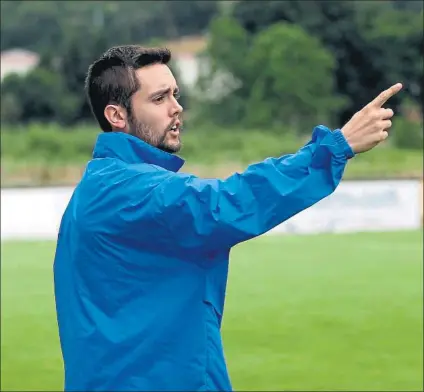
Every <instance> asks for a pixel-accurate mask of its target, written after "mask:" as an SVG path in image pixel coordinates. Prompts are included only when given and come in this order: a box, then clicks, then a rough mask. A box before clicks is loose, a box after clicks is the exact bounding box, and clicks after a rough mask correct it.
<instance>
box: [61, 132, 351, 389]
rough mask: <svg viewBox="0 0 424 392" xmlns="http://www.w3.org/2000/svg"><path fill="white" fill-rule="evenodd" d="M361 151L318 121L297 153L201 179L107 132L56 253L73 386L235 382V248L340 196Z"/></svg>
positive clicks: (169, 158) (175, 160)
mask: <svg viewBox="0 0 424 392" xmlns="http://www.w3.org/2000/svg"><path fill="white" fill-rule="evenodd" d="M352 156H353V152H352V150H351V148H350V147H349V145H348V144H347V142H346V140H345V139H344V137H343V135H342V133H341V132H340V130H336V131H334V132H331V131H330V130H329V129H327V128H325V127H323V126H319V127H317V128H315V130H314V132H313V136H312V139H311V141H310V142H309V143H308V144H306V145H305V146H304V147H302V148H301V149H300V150H299V151H298V152H297V153H295V154H292V155H286V156H283V157H279V158H269V159H266V160H264V161H263V162H259V163H256V164H252V165H250V166H249V167H248V168H247V169H246V170H245V171H244V172H243V173H236V174H234V175H232V176H231V177H229V178H227V179H226V180H218V179H201V178H198V177H195V176H193V175H189V174H183V173H181V172H179V169H180V168H181V167H182V165H183V160H182V159H181V158H179V157H177V156H176V155H170V154H167V153H165V152H162V151H159V150H157V149H155V148H154V147H152V146H150V145H148V144H146V143H144V142H143V141H141V140H139V139H137V138H135V137H133V136H130V135H128V134H124V133H103V134H100V135H99V137H98V140H97V142H96V145H95V148H94V154H93V159H92V160H90V161H89V163H88V165H87V167H86V170H85V172H84V174H83V176H82V179H81V181H80V183H79V184H78V185H77V187H76V189H75V191H74V193H73V196H72V198H71V200H70V202H69V205H68V206H67V208H66V211H65V213H64V215H63V219H62V221H61V225H60V230H59V235H58V241H57V248H56V255H55V261H54V283H55V299H56V310H57V318H58V326H59V335H60V342H61V348H62V353H63V359H64V370H65V390H66V391H72V390H75V391H76V390H78V391H100V390H102V391H106V390H107V391H171V390H172V391H177V390H179V391H189V390H190V391H211V390H220V391H229V390H231V388H232V386H231V383H230V379H229V375H228V372H227V366H226V361H225V357H224V352H223V346H222V340H221V321H222V316H223V312H224V300H225V291H226V284H227V272H228V260H229V253H230V250H231V248H232V247H233V246H234V245H236V244H238V243H241V242H243V241H246V240H249V239H251V238H254V237H256V236H259V235H261V234H263V233H265V232H267V231H268V230H270V229H272V228H273V227H275V226H277V225H278V224H280V223H282V222H284V221H285V220H287V219H289V218H290V217H292V216H293V215H295V214H297V213H298V212H300V211H302V210H305V209H306V208H308V207H310V206H312V205H313V204H314V203H316V202H318V201H319V200H321V199H323V198H325V197H326V196H328V195H330V194H331V193H332V192H333V191H334V190H335V189H336V187H337V185H338V184H339V182H340V180H341V178H342V175H343V172H344V169H345V166H346V162H347V160H348V159H349V158H351V157H352Z"/></svg>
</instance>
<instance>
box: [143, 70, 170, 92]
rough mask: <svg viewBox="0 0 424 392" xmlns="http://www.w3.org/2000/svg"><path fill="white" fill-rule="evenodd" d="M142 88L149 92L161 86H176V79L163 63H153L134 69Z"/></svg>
mask: <svg viewBox="0 0 424 392" xmlns="http://www.w3.org/2000/svg"><path fill="white" fill-rule="evenodd" d="M136 74H137V77H138V79H139V81H140V83H141V86H142V90H144V91H146V92H147V93H151V92H153V91H155V90H159V89H162V88H169V87H171V88H174V87H176V81H175V78H174V75H173V74H172V72H171V70H170V69H169V67H168V66H167V65H165V64H153V65H149V66H147V67H143V68H140V69H138V70H137V71H136Z"/></svg>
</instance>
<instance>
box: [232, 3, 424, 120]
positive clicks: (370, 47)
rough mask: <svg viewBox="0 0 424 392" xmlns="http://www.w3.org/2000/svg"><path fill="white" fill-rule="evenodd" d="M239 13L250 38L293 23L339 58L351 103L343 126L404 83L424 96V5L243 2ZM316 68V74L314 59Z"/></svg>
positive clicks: (395, 102) (341, 116)
mask: <svg viewBox="0 0 424 392" xmlns="http://www.w3.org/2000/svg"><path fill="white" fill-rule="evenodd" d="M395 3H396V4H395ZM419 9H421V10H420V11H419ZM233 15H234V17H235V18H236V19H237V21H238V22H239V23H240V24H241V25H242V26H243V27H244V28H245V29H246V30H247V31H248V32H249V35H250V36H255V35H257V34H258V33H259V32H261V31H263V30H265V29H267V28H268V27H269V26H272V25H273V24H275V23H280V22H288V23H291V24H294V25H298V26H301V27H302V28H304V29H305V31H307V32H308V34H310V35H311V36H313V37H316V38H317V39H319V40H320V41H321V42H322V44H323V45H324V46H325V47H326V48H327V50H329V51H330V52H331V53H332V54H333V55H334V58H335V63H336V69H335V74H334V76H335V82H336V90H337V93H338V94H339V95H342V96H344V97H345V99H346V100H347V101H346V102H347V103H348V104H347V106H345V107H342V108H340V110H339V113H338V122H339V124H343V123H345V122H346V121H347V120H348V119H349V118H350V117H351V116H352V115H353V114H354V113H355V112H356V111H357V110H358V109H360V108H361V107H362V106H363V105H365V104H366V103H367V102H369V100H370V99H372V98H373V97H374V96H376V95H377V94H378V93H379V92H380V91H381V90H382V89H385V88H387V87H389V86H390V85H391V84H393V83H395V82H398V81H401V82H403V83H404V85H405V87H406V88H405V91H404V92H403V94H406V95H409V96H410V97H411V98H412V99H414V100H415V101H416V102H422V100H423V95H422V94H423V90H422V85H423V65H422V61H423V60H422V55H421V52H422V47H423V36H424V35H423V25H422V20H423V14H422V6H421V8H420V7H417V6H416V5H414V4H413V2H410V1H409V2H405V4H403V5H402V6H400V5H399V2H393V1H378V2H377V1H358V2H353V1H319V2H318V1H317V2H311V1H298V0H286V1H270V0H262V1H247V0H240V1H238V2H237V3H236V5H235V8H234V14H233ZM279 44H280V45H282V43H279ZM264 60H265V59H264ZM310 67H311V72H315V67H314V65H313V63H310ZM400 103H401V98H399V97H394V98H393V99H392V100H391V102H390V105H391V106H392V107H393V108H394V109H397V108H398V106H399V105H400Z"/></svg>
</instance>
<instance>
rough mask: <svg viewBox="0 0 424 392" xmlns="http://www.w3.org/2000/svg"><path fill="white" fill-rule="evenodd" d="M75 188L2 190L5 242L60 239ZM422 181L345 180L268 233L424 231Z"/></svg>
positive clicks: (2, 230)
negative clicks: (63, 222)
mask: <svg viewBox="0 0 424 392" xmlns="http://www.w3.org/2000/svg"><path fill="white" fill-rule="evenodd" d="M72 192H73V188H71V187H63V188H30V189H2V190H1V239H2V240H8V239H55V238H56V236H57V231H58V228H59V224H60V220H61V218H62V214H63V212H64V210H65V208H66V205H67V203H68V201H69V199H70V197H71V195H72ZM420 192H421V184H420V181H418V180H416V181H414V180H411V181H406V180H401V181H344V182H342V183H341V184H340V186H339V187H338V188H337V190H336V191H335V192H334V193H333V194H332V195H331V196H329V197H328V198H326V199H324V200H322V201H321V202H319V203H317V204H315V205H314V206H312V207H311V208H309V209H308V210H305V211H302V212H301V213H299V214H298V215H296V216H294V217H293V218H291V219H290V220H288V221H287V222H285V223H283V224H281V225H280V226H278V227H276V228H275V229H273V230H271V231H270V232H269V233H268V234H282V233H294V234H303V233H304V234H307V233H325V232H337V233H342V232H354V231H389V230H403V229H417V228H419V227H421V208H422V207H421V205H422V199H421V196H420Z"/></svg>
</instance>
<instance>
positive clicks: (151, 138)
mask: <svg viewBox="0 0 424 392" xmlns="http://www.w3.org/2000/svg"><path fill="white" fill-rule="evenodd" d="M129 126H130V134H131V135H133V136H135V137H138V138H139V139H141V140H143V141H145V142H146V143H148V144H150V145H152V146H153V147H156V148H158V149H159V150H162V151H165V152H167V153H170V154H175V153H176V152H178V151H179V150H180V149H181V143H178V144H174V143H169V142H168V141H167V136H168V133H169V132H170V128H171V126H172V124H170V125H169V126H168V127H167V128H166V129H165V130H163V131H162V132H158V131H155V130H153V128H152V127H151V126H150V125H148V124H146V123H144V122H142V121H139V120H137V119H136V118H135V117H134V116H131V118H130V119H129Z"/></svg>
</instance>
